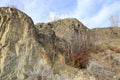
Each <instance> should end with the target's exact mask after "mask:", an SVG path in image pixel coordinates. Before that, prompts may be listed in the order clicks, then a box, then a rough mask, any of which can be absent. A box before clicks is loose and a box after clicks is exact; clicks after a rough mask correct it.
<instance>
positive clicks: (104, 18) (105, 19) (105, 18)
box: [83, 1, 120, 28]
mask: <svg viewBox="0 0 120 80" xmlns="http://www.w3.org/2000/svg"><path fill="white" fill-rule="evenodd" d="M119 4H120V1H116V2H113V3H112V4H110V5H106V6H104V7H103V8H102V9H101V10H100V11H99V12H98V13H96V15H94V16H92V17H88V18H86V19H83V22H84V23H85V24H86V25H88V26H90V27H91V28H92V27H107V26H109V17H110V16H111V15H114V14H120V12H119V7H120V5H119ZM119 16H120V15H119Z"/></svg>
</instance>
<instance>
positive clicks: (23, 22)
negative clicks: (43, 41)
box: [0, 7, 45, 80]
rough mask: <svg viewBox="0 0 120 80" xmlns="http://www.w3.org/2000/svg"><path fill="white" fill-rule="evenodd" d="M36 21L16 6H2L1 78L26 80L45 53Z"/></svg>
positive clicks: (0, 22) (0, 18)
mask: <svg viewBox="0 0 120 80" xmlns="http://www.w3.org/2000/svg"><path fill="white" fill-rule="evenodd" d="M35 33H36V32H35V27H34V23H33V21H32V20H31V18H30V17H29V16H27V15H26V14H25V13H23V12H21V11H19V10H17V9H15V8H6V7H3V8H0V80H25V79H27V78H29V77H30V76H31V73H30V71H31V72H32V70H33V67H34V65H35V64H36V62H37V60H39V58H40V56H41V54H44V53H45V51H44V48H42V47H41V46H40V45H39V43H38V42H37V41H36V35H35Z"/></svg>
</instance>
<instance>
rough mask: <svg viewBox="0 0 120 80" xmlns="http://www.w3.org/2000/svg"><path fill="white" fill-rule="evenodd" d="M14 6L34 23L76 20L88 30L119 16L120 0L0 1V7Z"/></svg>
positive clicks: (102, 25)
mask: <svg viewBox="0 0 120 80" xmlns="http://www.w3.org/2000/svg"><path fill="white" fill-rule="evenodd" d="M12 5H14V6H16V7H17V8H18V9H20V10H22V11H23V12H25V13H26V14H28V15H29V16H30V17H31V18H32V19H33V21H34V23H35V24H36V23H38V22H48V21H52V20H54V19H55V18H59V19H62V18H77V19H78V20H79V21H81V22H82V23H83V24H85V25H86V26H87V27H89V28H94V27H108V26H110V22H109V17H110V16H112V15H118V16H120V0H0V6H1V7H3V6H12Z"/></svg>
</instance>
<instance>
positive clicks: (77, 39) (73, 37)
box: [64, 29, 95, 68]
mask: <svg viewBox="0 0 120 80" xmlns="http://www.w3.org/2000/svg"><path fill="white" fill-rule="evenodd" d="M64 39H65V40H66V42H67V44H66V45H65V47H64V48H65V50H66V52H65V53H66V59H68V60H67V61H68V62H67V63H69V62H70V60H71V62H70V63H72V65H75V66H76V67H81V68H85V67H86V65H87V63H88V61H89V57H90V55H89V53H90V51H92V50H93V49H94V42H95V36H94V35H93V32H90V31H89V30H85V31H80V30H79V29H71V30H70V31H69V33H67V34H66V36H65V37H64Z"/></svg>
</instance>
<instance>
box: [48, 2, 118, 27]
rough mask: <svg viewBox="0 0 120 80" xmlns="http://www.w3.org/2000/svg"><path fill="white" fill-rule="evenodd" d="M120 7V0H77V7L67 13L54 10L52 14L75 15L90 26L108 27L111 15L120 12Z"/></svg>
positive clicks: (65, 16)
mask: <svg viewBox="0 0 120 80" xmlns="http://www.w3.org/2000/svg"><path fill="white" fill-rule="evenodd" d="M119 8H120V1H115V0H114V1H111V0H106V1H105V0H98V1H96V0H77V7H76V8H75V9H74V10H73V11H71V12H69V13H67V14H66V13H65V14H64V13H63V14H58V13H57V12H53V13H54V14H52V15H54V17H55V16H57V17H59V18H67V17H75V18H77V19H79V20H80V21H81V22H83V23H84V24H85V25H86V26H88V27H89V28H93V27H107V26H109V17H110V16H111V15H114V14H120V10H119ZM49 16H50V15H49ZM119 16H120V15H119Z"/></svg>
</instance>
